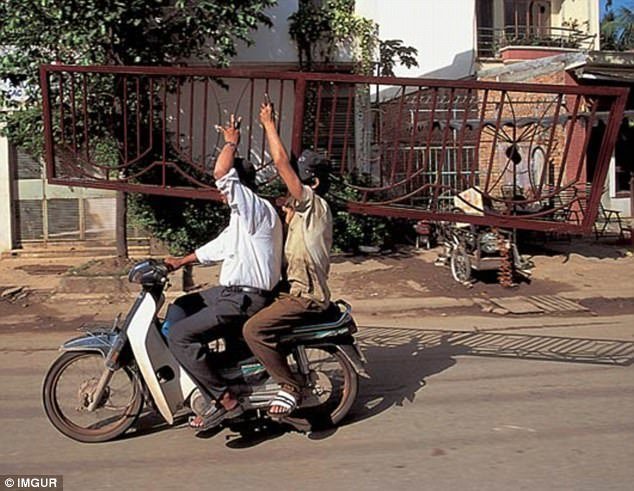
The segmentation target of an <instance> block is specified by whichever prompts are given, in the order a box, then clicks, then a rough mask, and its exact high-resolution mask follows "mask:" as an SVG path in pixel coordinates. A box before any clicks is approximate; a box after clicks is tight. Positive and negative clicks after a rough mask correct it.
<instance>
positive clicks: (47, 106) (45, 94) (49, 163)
mask: <svg viewBox="0 0 634 491" xmlns="http://www.w3.org/2000/svg"><path fill="white" fill-rule="evenodd" d="M40 87H41V89H42V117H43V120H44V155H45V156H46V175H47V176H48V178H49V179H55V178H56V177H57V173H56V169H55V151H54V148H55V145H54V143H53V124H52V121H51V90H50V86H49V74H48V72H47V71H46V69H45V68H44V67H43V66H41V67H40Z"/></svg>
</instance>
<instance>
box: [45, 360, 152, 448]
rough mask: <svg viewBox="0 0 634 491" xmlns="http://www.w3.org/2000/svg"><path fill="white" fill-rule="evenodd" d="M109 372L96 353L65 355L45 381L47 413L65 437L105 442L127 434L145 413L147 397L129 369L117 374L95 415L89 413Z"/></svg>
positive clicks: (135, 376)
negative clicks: (102, 381) (142, 410)
mask: <svg viewBox="0 0 634 491" xmlns="http://www.w3.org/2000/svg"><path fill="white" fill-rule="evenodd" d="M104 369H105V365H104V358H103V356H101V354H100V353H98V352H94V351H85V352H84V351H70V352H66V353H64V354H62V355H61V356H60V357H59V358H58V359H57V360H55V362H54V363H53V365H51V368H50V369H49V371H48V373H47V374H46V377H45V378H44V387H43V399H44V410H45V412H46V415H47V416H48V419H49V420H50V421H51V423H52V424H53V426H55V428H57V429H58V430H59V431H60V432H62V433H63V434H64V435H66V436H68V437H70V438H72V439H73V440H77V441H80V442H85V443H96V442H105V441H108V440H112V439H113V438H116V437H118V436H119V435H121V434H123V433H124V432H125V431H126V430H127V429H128V428H130V426H132V424H134V422H135V420H136V418H137V417H138V415H139V413H140V412H141V408H142V407H143V395H142V392H141V386H140V383H139V379H138V377H137V375H136V374H135V373H134V372H132V371H131V370H130V369H129V368H128V367H123V368H120V369H119V370H116V371H115V372H114V373H113V375H112V378H111V379H110V382H109V383H108V385H107V386H106V388H105V389H104V391H103V394H102V396H101V399H100V401H99V403H98V404H97V406H96V408H95V410H94V411H88V406H89V405H90V403H91V402H92V400H93V395H94V391H95V389H96V387H97V383H98V381H99V379H100V377H101V375H102V373H103V371H104Z"/></svg>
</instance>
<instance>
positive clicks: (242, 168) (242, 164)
mask: <svg viewBox="0 0 634 491" xmlns="http://www.w3.org/2000/svg"><path fill="white" fill-rule="evenodd" d="M233 168H234V169H235V170H236V172H237V173H238V177H239V178H240V182H241V183H242V184H244V185H245V186H246V187H248V188H249V189H251V191H255V190H256V189H257V187H258V185H257V182H256V172H255V167H253V164H252V163H251V162H249V161H248V160H246V159H244V158H242V157H236V158H235V159H234V160H233Z"/></svg>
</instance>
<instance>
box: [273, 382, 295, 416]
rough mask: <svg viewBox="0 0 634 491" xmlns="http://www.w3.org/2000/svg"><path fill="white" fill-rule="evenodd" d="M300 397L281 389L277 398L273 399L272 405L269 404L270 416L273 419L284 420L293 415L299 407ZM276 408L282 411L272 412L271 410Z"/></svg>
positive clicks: (276, 395)
mask: <svg viewBox="0 0 634 491" xmlns="http://www.w3.org/2000/svg"><path fill="white" fill-rule="evenodd" d="M298 399H299V395H298V394H293V393H292V392H288V391H286V390H284V389H280V390H279V391H278V392H277V394H275V397H273V399H271V403H270V404H269V410H268V415H269V417H270V418H272V419H280V418H284V417H285V416H288V415H289V414H291V413H292V412H293V411H295V409H297V406H298V405H299V400H298ZM274 407H278V408H281V410H279V409H278V410H277V411H275V412H272V411H271V409H273V408H274Z"/></svg>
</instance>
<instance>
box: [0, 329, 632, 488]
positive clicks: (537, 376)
mask: <svg viewBox="0 0 634 491" xmlns="http://www.w3.org/2000/svg"><path fill="white" fill-rule="evenodd" d="M71 334H72V333H60V332H57V333H48V332H40V333H38V332H26V333H20V334H11V335H9V334H2V335H0V424H1V425H2V426H1V428H0V474H62V475H63V478H64V489H66V490H85V489H95V490H101V489H130V490H137V489H143V490H144V489H153V490H163V489H188V490H189V489H214V490H228V489H235V490H244V489H259V490H280V491H281V490H294V489H308V490H312V489H319V490H325V489H327V490H344V489H345V490H350V489H363V490H367V489H395V488H398V489H406V488H412V489H430V490H436V489H438V490H445V489H446V490H456V489H482V490H508V489H536V490H544V489H549V490H550V489H575V490H592V491H595V490H611V489H615V490H631V489H632V483H633V482H634V465H633V464H634V444H633V443H632V442H633V441H634V419H633V418H632V407H634V377H633V375H634V368H632V366H631V365H630V366H627V363H628V360H627V358H626V359H625V360H623V359H619V358H618V357H617V358H610V357H609V356H608V357H606V356H602V355H603V354H605V353H606V350H611V352H613V353H618V352H619V351H620V352H621V353H630V352H631V349H632V343H631V342H629V344H628V342H623V344H622V345H620V344H618V343H617V344H616V345H610V346H607V345H593V344H592V342H591V341H587V340H585V341H584V340H579V341H575V340H574V339H571V340H570V341H569V342H568V343H566V341H565V339H564V340H563V341H562V343H563V345H565V346H568V348H565V349H566V350H567V351H565V352H566V353H568V355H569V356H568V357H567V358H568V360H567V361H553V360H549V359H548V358H549V355H548V354H549V353H550V352H551V351H549V348H548V346H549V345H551V344H552V343H550V342H549V341H548V340H545V339H541V340H540V339H539V338H537V337H536V338H534V339H530V338H528V337H527V338H526V339H525V340H524V341H525V342H524V343H523V344H524V345H526V346H528V348H527V349H526V350H524V351H522V350H510V351H509V350H507V352H505V351H504V349H500V346H502V347H503V345H504V343H505V342H510V341H511V340H512V341H513V342H516V341H517V340H518V338H517V336H516V337H515V338H513V339H512V338H511V337H508V336H507V337H506V338H505V337H504V336H506V335H504V334H502V335H500V334H498V335H495V334H492V335H488V334H478V335H476V337H473V335H472V336H471V337H467V338H460V339H459V338H456V337H453V338H452V337H451V335H448V334H447V333H439V332H431V331H430V332H424V331H415V330H398V329H365V330H362V331H361V336H360V337H361V340H362V345H363V347H364V351H365V354H366V356H367V357H368V360H369V364H368V371H369V372H370V374H371V375H372V379H371V380H369V381H363V382H362V385H361V389H360V395H359V400H358V403H357V405H356V407H355V408H354V410H353V412H352V414H351V417H350V418H349V419H348V421H347V422H346V424H344V425H342V426H341V427H339V428H338V429H336V430H334V431H329V432H323V433H319V434H311V435H305V434H299V433H293V432H287V433H279V432H264V433H263V434H259V435H256V436H250V437H245V436H241V435H239V434H232V433H231V432H230V431H229V430H223V431H221V432H220V433H218V434H216V435H213V436H211V437H209V438H197V437H196V436H195V435H194V433H193V432H192V431H191V430H190V429H189V428H187V427H185V426H182V425H181V426H179V427H161V426H160V425H159V426H156V425H154V426H153V425H152V420H151V419H148V418H146V419H145V420H144V421H143V423H144V428H143V429H142V430H140V431H139V432H137V433H134V432H133V433H128V434H127V435H126V437H125V438H123V439H120V440H118V441H115V442H111V443H104V444H80V443H77V442H74V441H72V440H69V439H68V438H66V437H64V436H62V435H61V434H59V433H58V432H57V431H56V430H55V429H54V428H53V427H52V426H51V425H50V424H49V422H48V421H47V419H46V417H45V416H44V412H43V409H42V405H41V398H40V390H41V382H42V378H43V376H44V373H45V371H46V369H47V367H48V365H49V364H50V363H51V362H52V361H53V359H54V358H55V357H56V356H57V351H56V346H57V345H58V344H59V342H60V341H61V340H62V339H64V338H67V337H70V335H71ZM477 336H480V337H477ZM490 336H493V337H490ZM496 336H497V337H496ZM461 339H462V340H461ZM520 341H521V339H520ZM539 343H542V345H543V346H544V349H543V350H541V351H540V350H533V351H531V348H530V346H531V345H532V346H533V347H534V346H535V345H539ZM549 343H550V344H549ZM588 343H589V344H588ZM560 344H561V343H560ZM487 346H488V348H491V349H487ZM494 348H495V349H494ZM531 353H532V355H531ZM540 353H541V354H540ZM485 355H486V356H485ZM581 355H583V356H581ZM531 358H534V359H531ZM584 361H585V362H584ZM624 361H625V365H626V366H622V365H620V363H623V362H624ZM629 363H631V359H630V360H629Z"/></svg>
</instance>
